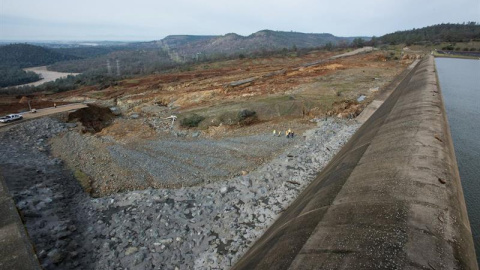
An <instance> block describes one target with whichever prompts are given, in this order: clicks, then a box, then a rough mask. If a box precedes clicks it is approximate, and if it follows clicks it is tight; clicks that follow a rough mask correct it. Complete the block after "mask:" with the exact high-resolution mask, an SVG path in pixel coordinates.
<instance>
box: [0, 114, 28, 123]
mask: <svg viewBox="0 0 480 270" xmlns="http://www.w3.org/2000/svg"><path fill="white" fill-rule="evenodd" d="M22 118H23V116H22V115H20V114H9V115H6V116H4V117H0V123H7V122H12V121H16V120H20V119H22Z"/></svg>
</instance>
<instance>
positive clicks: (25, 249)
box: [0, 173, 41, 270]
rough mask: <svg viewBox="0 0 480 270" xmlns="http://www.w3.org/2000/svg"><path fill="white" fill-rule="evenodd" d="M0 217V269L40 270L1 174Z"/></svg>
mask: <svg viewBox="0 0 480 270" xmlns="http://www.w3.org/2000/svg"><path fill="white" fill-rule="evenodd" d="M0 217H1V218H0V269H1V270H12V269H15V270H23V269H25V270H35V269H41V268H40V264H39V263H38V260H37V257H36V256H35V252H34V251H33V248H32V244H31V243H30V239H29V238H28V235H27V233H26V232H25V227H24V226H23V223H22V220H21V219H20V216H19V214H18V211H17V208H16V206H15V203H14V202H13V199H12V197H11V196H10V193H9V192H8V190H7V187H6V185H5V183H4V181H3V178H2V175H1V173H0Z"/></svg>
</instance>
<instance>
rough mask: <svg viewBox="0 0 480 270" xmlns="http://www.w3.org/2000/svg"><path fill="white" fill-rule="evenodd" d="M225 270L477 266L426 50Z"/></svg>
mask: <svg viewBox="0 0 480 270" xmlns="http://www.w3.org/2000/svg"><path fill="white" fill-rule="evenodd" d="M233 269H478V265H477V262H476V257H475V251H474V247H473V239H472V234H471V230H470V224H469V221H468V216H467V211H466V206H465V201H464V197H463V191H462V187H461V182H460V176H459V173H458V168H457V163H456V158H455V153H454V149H453V143H452V139H451V136H450V131H449V127H448V122H447V118H446V112H445V109H444V105H443V100H442V96H441V92H440V87H439V85H438V80H437V76H436V72H435V65H434V59H433V57H432V56H428V57H425V58H424V59H423V60H421V61H420V62H419V64H418V65H417V66H416V67H415V68H413V69H412V71H410V73H409V74H408V75H407V76H406V77H405V79H404V80H403V81H402V82H401V83H400V84H399V85H398V86H397V88H396V89H395V90H394V91H393V92H392V93H391V95H390V96H389V97H388V98H387V99H386V100H385V102H384V103H383V104H382V105H381V106H380V107H379V108H378V110H377V111H376V112H375V113H374V114H373V115H372V116H371V117H370V118H369V119H368V120H367V121H366V122H365V123H364V124H363V125H362V126H361V127H360V129H359V130H358V131H357V133H356V134H355V135H354V136H353V137H352V138H351V139H350V141H349V142H348V143H347V144H346V145H345V146H344V147H343V148H342V150H341V151H340V152H339V153H337V155H336V156H335V157H334V158H333V159H332V160H331V161H330V163H329V164H328V165H327V167H326V168H325V169H324V170H323V171H322V172H321V173H319V175H318V176H317V178H316V179H315V180H314V181H313V182H312V183H311V184H310V185H309V186H308V187H307V188H306V189H305V190H304V191H303V192H302V193H301V194H300V196H299V197H298V198H297V199H296V200H295V201H294V202H293V203H292V205H290V207H289V208H288V209H287V210H286V211H285V212H284V213H283V214H282V215H281V216H280V217H279V218H278V219H277V220H276V221H275V222H274V224H273V225H272V226H271V227H270V228H269V229H268V230H267V231H266V233H265V234H264V235H263V236H262V237H260V239H258V240H257V241H256V242H255V243H254V244H253V246H252V247H251V248H250V249H249V251H248V252H247V253H246V254H245V255H244V256H243V257H242V258H241V259H240V260H239V261H238V262H237V263H236V264H235V265H234V267H233Z"/></svg>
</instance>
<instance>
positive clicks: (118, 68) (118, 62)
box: [117, 59, 120, 76]
mask: <svg viewBox="0 0 480 270" xmlns="http://www.w3.org/2000/svg"><path fill="white" fill-rule="evenodd" d="M117 76H120V60H118V59H117Z"/></svg>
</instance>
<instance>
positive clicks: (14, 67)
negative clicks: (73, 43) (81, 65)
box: [0, 44, 78, 87]
mask: <svg viewBox="0 0 480 270" xmlns="http://www.w3.org/2000/svg"><path fill="white" fill-rule="evenodd" d="M75 59H78V57H76V56H71V55H64V54H60V53H57V52H54V51H52V50H50V49H46V48H43V47H40V46H35V45H29V44H10V45H4V46H0V87H6V86H12V85H19V84H26V83H30V82H35V81H38V80H40V76H39V75H38V74H36V73H34V72H26V71H24V70H22V68H27V67H35V66H44V65H50V64H53V63H55V62H58V61H65V60H75Z"/></svg>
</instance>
